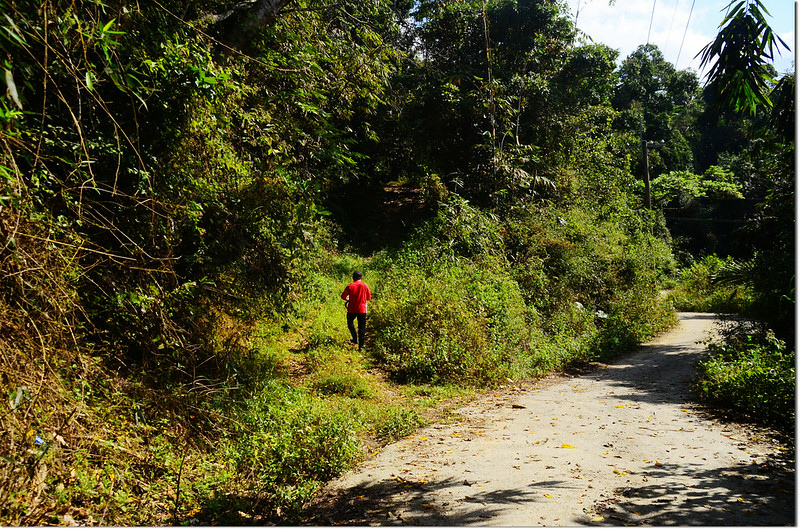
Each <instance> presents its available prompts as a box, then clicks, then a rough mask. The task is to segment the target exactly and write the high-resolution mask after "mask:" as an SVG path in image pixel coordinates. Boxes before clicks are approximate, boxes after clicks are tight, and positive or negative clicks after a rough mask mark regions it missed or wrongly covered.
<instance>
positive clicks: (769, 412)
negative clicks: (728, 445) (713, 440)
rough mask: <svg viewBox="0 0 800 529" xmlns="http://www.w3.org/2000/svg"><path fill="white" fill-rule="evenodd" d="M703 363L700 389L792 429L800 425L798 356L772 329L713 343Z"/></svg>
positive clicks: (714, 399) (710, 396)
mask: <svg viewBox="0 0 800 529" xmlns="http://www.w3.org/2000/svg"><path fill="white" fill-rule="evenodd" d="M709 349H710V350H711V356H710V357H709V358H707V359H706V360H703V361H702V362H700V364H699V365H698V378H697V382H696V388H697V391H698V392H699V394H700V396H701V397H702V398H703V399H704V400H706V401H708V402H710V403H712V404H715V405H718V406H724V407H728V408H731V409H733V410H736V411H739V412H741V413H744V414H746V415H748V416H750V417H751V418H753V419H756V420H758V421H760V422H763V423H766V424H769V425H772V426H776V427H779V428H781V429H783V430H784V431H786V432H792V431H793V428H794V424H795V408H794V406H795V354H794V351H787V349H786V344H785V343H784V342H783V341H781V340H778V339H777V338H776V337H775V335H774V334H772V333H771V332H767V333H763V334H762V333H756V334H753V333H750V332H747V331H744V330H740V331H739V332H737V333H733V334H730V335H729V336H728V337H727V339H726V340H725V341H723V342H721V343H711V344H710V345H709Z"/></svg>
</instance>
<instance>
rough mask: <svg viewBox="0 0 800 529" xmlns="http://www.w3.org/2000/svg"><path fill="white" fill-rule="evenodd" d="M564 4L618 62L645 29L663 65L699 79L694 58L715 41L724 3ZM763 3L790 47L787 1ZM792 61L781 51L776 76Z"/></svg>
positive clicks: (579, 0) (595, 0)
mask: <svg viewBox="0 0 800 529" xmlns="http://www.w3.org/2000/svg"><path fill="white" fill-rule="evenodd" d="M567 3H568V5H569V8H570V10H571V13H572V14H573V16H574V15H575V12H576V9H578V8H580V12H579V14H578V28H579V29H581V30H582V31H583V32H585V33H587V34H588V35H589V36H590V37H591V38H592V39H593V40H594V41H595V42H599V43H603V44H606V45H608V46H611V47H612V48H615V49H617V50H619V51H620V57H619V60H620V61H621V60H623V59H625V57H627V56H628V55H630V54H631V53H632V52H633V51H635V50H636V48H637V47H638V46H639V45H641V44H645V43H646V42H647V37H648V30H649V32H650V42H651V43H652V44H655V45H657V46H658V47H659V49H660V50H661V52H662V53H663V54H664V58H665V59H666V60H667V61H669V62H671V63H673V64H676V61H677V64H676V67H677V68H678V69H680V70H683V69H687V68H688V69H692V70H694V71H695V72H698V75H699V76H701V78H702V75H704V72H701V71H700V58H699V57H696V55H697V54H698V53H699V52H700V50H702V49H703V47H705V46H706V44H708V43H709V42H711V41H712V40H713V39H714V38H715V37H716V34H717V31H718V28H719V25H720V23H721V22H722V20H723V19H724V17H725V14H726V8H727V5H728V3H729V1H728V0H700V1H695V2H694V8H693V9H692V3H693V2H692V0H660V1H656V2H655V11H653V5H654V4H653V2H650V1H649V0H647V1H645V0H616V2H614V5H611V6H610V5H609V3H608V0H568V2H567ZM764 4H765V5H766V6H767V7H768V10H769V12H770V13H771V14H772V19H771V20H770V25H771V26H772V28H773V29H774V30H775V31H776V32H778V33H779V34H780V36H781V38H783V40H784V41H786V43H787V44H789V45H790V46H792V47H794V46H793V44H794V33H795V32H794V17H793V13H794V11H793V9H791V6H788V5H786V4H788V2H787V0H764ZM787 8H789V10H788V11H787ZM690 13H691V18H690ZM651 15H653V16H652V27H651V22H650V21H651ZM789 17H791V20H788V18H789ZM687 21H688V22H689V24H688V28H687ZM787 24H788V26H787ZM787 27H788V28H789V29H785V28H787ZM684 31H685V37H684ZM681 43H682V44H681ZM792 59H793V56H792V54H791V53H788V52H784V54H783V56H782V58H779V60H777V61H776V65H775V66H776V68H777V69H778V70H779V71H784V70H789V69H792Z"/></svg>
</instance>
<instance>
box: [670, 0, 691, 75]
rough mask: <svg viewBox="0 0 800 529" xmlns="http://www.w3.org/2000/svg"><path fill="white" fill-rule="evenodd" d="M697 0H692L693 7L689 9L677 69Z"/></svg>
mask: <svg viewBox="0 0 800 529" xmlns="http://www.w3.org/2000/svg"><path fill="white" fill-rule="evenodd" d="M695 1H696V0H692V8H691V9H689V18H687V19H686V28H685V29H684V30H683V38H682V39H681V47H680V48H678V58H677V59H675V69H677V68H678V61H679V60H681V52H682V51H683V41H685V40H686V32H687V31H689V21H690V20H692V13H693V12H694V3H695Z"/></svg>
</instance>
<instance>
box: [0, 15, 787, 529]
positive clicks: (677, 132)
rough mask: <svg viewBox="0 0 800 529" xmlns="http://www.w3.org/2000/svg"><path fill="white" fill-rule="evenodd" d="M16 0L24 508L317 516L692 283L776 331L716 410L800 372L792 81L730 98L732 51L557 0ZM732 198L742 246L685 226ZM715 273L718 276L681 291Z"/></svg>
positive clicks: (13, 271) (122, 515)
mask: <svg viewBox="0 0 800 529" xmlns="http://www.w3.org/2000/svg"><path fill="white" fill-rule="evenodd" d="M0 6H2V12H3V14H4V16H3V17H2V18H0V45H1V46H2V51H3V54H2V61H3V69H4V76H3V82H4V86H5V97H3V98H0V147H1V148H0V186H2V189H0V243H2V247H1V248H0V285H2V288H0V344H1V345H2V354H0V387H1V388H2V390H3V393H4V395H5V397H6V399H5V401H4V402H6V404H4V406H7V407H4V409H3V411H2V412H0V455H2V460H1V461H0V522H2V523H3V524H8V525H15V524H24V525H31V524H33V525H35V524H50V523H54V524H69V523H71V522H72V521H78V522H80V523H83V524H90V523H91V524H96V523H100V524H105V525H128V524H145V525H152V524H166V523H184V522H190V521H191V520H192V519H194V520H199V521H201V522H218V523H230V524H244V523H263V522H268V521H273V522H274V521H282V522H291V521H292V520H293V519H295V518H294V517H296V516H297V515H298V513H299V512H300V510H301V509H302V506H303V504H304V503H305V502H306V501H307V500H308V499H309V498H310V497H312V496H313V494H314V492H315V491H316V489H317V487H318V486H319V485H320V483H322V482H324V481H325V480H327V479H329V478H330V477H332V476H334V475H336V474H337V473H338V472H341V471H342V470H343V469H344V468H347V466H348V465H349V464H351V463H352V461H353V460H354V459H356V458H358V457H359V456H360V455H361V454H362V451H363V450H365V449H366V447H374V446H376V444H379V443H383V442H386V441H388V440H392V439H396V438H398V437H401V436H403V435H406V434H407V433H409V432H410V431H411V430H413V428H416V427H417V426H419V425H420V424H423V423H424V422H425V421H426V420H428V418H429V417H431V416H433V415H434V414H435V413H443V412H442V410H443V409H444V410H445V411H446V409H447V407H446V403H447V402H449V401H451V400H452V399H456V398H459V397H461V396H463V395H465V394H467V393H468V392H469V391H476V390H480V388H487V387H493V386H496V385H499V384H502V383H504V382H506V381H508V380H515V379H519V378H523V377H530V376H537V375H540V374H543V373H545V372H547V371H549V370H552V369H558V368H561V367H564V366H567V365H569V364H570V363H574V362H582V361H589V360H594V359H603V358H608V357H610V356H612V355H614V354H618V353H619V352H621V351H624V350H625V349H626V348H629V347H631V346H632V345H634V344H636V343H638V342H640V341H642V340H643V339H646V338H647V337H649V336H652V335H653V334H654V333H656V332H658V331H659V330H662V329H664V328H665V327H667V326H668V325H670V324H671V322H673V321H674V315H673V314H672V307H671V305H670V304H671V302H672V301H674V302H675V303H676V304H681V306H683V307H685V308H689V307H690V306H692V304H693V303H701V305H699V308H702V309H703V310H734V309H737V310H739V311H741V312H744V313H745V314H748V315H750V316H752V317H754V318H756V319H757V320H758V321H761V322H763V325H762V327H763V329H759V330H758V331H757V332H756V331H754V330H751V331H746V332H749V334H748V335H749V336H751V337H752V338H751V340H750V341H747V340H744V341H742V340H739V341H738V342H736V343H743V344H745V345H744V346H743V347H744V348H743V349H742V348H739V349H737V350H739V351H745V352H746V354H745V353H733V352H731V351H733V349H731V347H733V345H725V346H724V347H723V346H720V347H723V349H724V350H723V349H721V351H722V355H721V356H720V357H719V358H718V359H717V360H715V361H714V362H716V363H713V364H711V363H710V364H707V365H706V367H705V370H706V371H705V372H706V373H707V374H708V375H707V379H708V380H712V379H715V380H723V382H721V383H716V384H715V385H713V386H711V385H708V384H706V385H705V386H703V388H704V391H705V393H707V394H709V395H711V396H713V398H714V399H716V400H717V401H718V402H729V401H731V400H733V401H737V399H738V397H736V398H727V397H725V394H724V391H722V390H719V389H718V388H720V387H727V388H732V389H730V390H729V392H730V394H732V395H741V391H740V389H741V387H743V386H744V387H749V385H750V384H752V383H753V382H752V380H753V379H752V378H747V377H746V376H743V377H739V378H736V377H733V376H728V375H726V374H725V373H729V372H730V371H731V370H730V369H728V368H727V367H726V366H725V365H724V364H725V363H726V362H728V363H730V362H738V361H744V362H751V359H752V358H755V357H769V358H772V359H775V364H776V365H780V366H784V367H786V368H787V369H788V366H791V365H793V358H794V352H793V351H794V337H793V327H792V325H793V318H794V290H793V261H794V248H793V240H794V232H793V230H794V209H793V204H794V195H793V193H794V184H793V166H792V161H793V157H794V137H793V130H794V126H793V123H794V108H793V101H794V95H793V94H794V80H793V76H790V75H787V76H784V77H783V78H782V79H781V80H780V82H778V80H777V79H775V77H776V75H775V72H774V71H772V72H769V71H766V73H765V72H761V74H763V75H761V74H759V75H761V77H759V78H758V79H760V80H764V82H765V83H766V84H763V83H762V84H763V86H762V84H758V83H760V82H761V81H759V82H758V83H756V84H754V85H752V86H754V87H755V88H753V90H758V94H759V97H756V98H755V99H754V98H753V97H750V98H749V99H747V98H745V99H746V101H745V103H741V102H740V103H736V104H733V105H732V106H731V107H730V108H729V107H726V106H724V105H720V104H718V102H719V101H720V100H725V99H724V98H723V99H720V98H719V97H717V96H719V95H720V93H725V89H723V88H724V87H725V86H728V85H727V84H725V83H724V82H723V81H725V77H724V75H722V74H724V73H726V72H724V71H723V72H721V73H720V76H718V77H716V78H715V79H717V81H718V82H717V81H715V82H714V83H711V84H710V85H709V86H707V87H706V88H701V87H700V83H699V81H698V79H697V78H696V76H695V75H694V74H693V73H691V72H682V71H676V70H675V69H674V68H673V67H672V65H670V64H669V63H668V62H666V61H665V60H664V58H663V56H662V55H661V53H660V52H659V51H658V49H657V48H656V47H655V46H652V45H646V46H642V47H640V48H639V49H638V50H637V51H636V52H634V53H633V54H632V55H631V56H630V57H628V58H626V59H625V60H624V61H623V62H622V64H621V66H619V67H617V66H616V60H617V52H616V51H614V50H612V49H610V48H608V47H607V46H604V45H602V44H594V43H584V42H582V41H581V40H580V38H579V36H578V35H576V31H575V28H574V27H573V25H572V23H571V21H570V17H568V16H567V13H566V11H565V7H564V5H563V4H562V3H561V2H559V1H556V0H493V1H490V2H478V1H474V0H467V1H463V2H440V1H427V0H426V1H421V2H416V3H412V2H399V1H398V2H385V1H383V0H369V1H359V2H356V1H352V0H343V1H342V2H337V3H333V4H331V3H325V2H316V1H315V0H295V1H293V2H286V1H280V0H279V1H275V2H267V1H265V0H259V1H258V2H255V3H254V4H252V5H251V4H247V3H242V4H237V3H235V2H228V1H226V0H204V1H197V2H175V1H173V0H163V1H155V0H154V1H153V2H127V1H125V0H106V1H101V0H70V1H62V0H45V1H42V2H30V1H27V0H0ZM267 7H272V8H273V10H269V9H266V8H267ZM262 8H264V9H262ZM756 11H757V10H756ZM745 14H746V13H745ZM743 16H744V15H743ZM734 21H735V20H734ZM762 49H764V48H763V47H762ZM768 49H769V51H770V53H771V50H772V45H771V44H770V46H769V48H768ZM748 86H749V85H748ZM720 87H723V88H720ZM745 94H746V95H747V94H749V92H745ZM723 95H724V94H723ZM726 97H728V99H727V100H728V101H734V102H735V101H738V100H736V98H731V97H729V95H728V96H726ZM749 102H752V105H751V104H750V103H749ZM767 103H768V104H767ZM770 106H771V108H770ZM751 110H752V111H751ZM745 111H746V112H745ZM641 141H645V142H656V143H657V144H658V145H659V147H658V148H655V149H653V151H652V152H651V153H650V167H649V169H650V175H651V176H652V197H653V199H654V208H652V209H650V208H646V207H643V198H642V196H643V192H644V185H643V183H642V180H641V179H640V178H639V177H638V176H639V175H640V174H641V173H642V170H643V167H642V166H641V157H640V142H641ZM398 197H400V198H402V199H403V200H400V199H399V198H398ZM709 197H710V198H711V199H718V200H725V199H735V200H745V199H746V200H750V201H751V202H752V203H753V204H755V206H754V213H753V215H751V217H750V218H749V219H748V221H747V222H746V223H745V224H744V226H743V228H742V229H741V230H740V232H739V233H738V235H736V236H735V237H734V236H733V235H730V234H726V237H727V236H729V237H730V238H731V240H734V243H733V244H734V245H735V246H736V248H737V253H736V255H735V256H734V257H735V258H730V259H723V258H722V257H720V258H717V257H714V256H712V255H711V254H712V253H713V252H714V251H717V250H718V248H716V247H712V246H709V245H708V244H701V245H700V246H698V240H701V239H702V240H705V239H703V238H702V237H700V238H698V237H695V236H688V235H686V236H684V235H681V234H680V233H678V232H677V231H676V230H673V232H674V233H673V234H672V235H671V234H670V230H669V229H668V227H667V226H668V219H667V217H666V216H665V211H666V212H669V211H670V208H673V209H674V208H682V207H686V206H687V205H688V204H697V203H698V201H699V200H702V199H708V198H709ZM742 197H744V198H742ZM712 220H713V219H712ZM788 227H791V228H790V229H787V228H788ZM709 233H711V232H708V231H707V232H704V234H703V236H707V235H708V234H709ZM712 235H713V233H712ZM707 238H708V237H706V239H707ZM723 257H726V256H723ZM720 263H721V264H720ZM703 267H705V268H703ZM356 268H359V269H363V270H364V272H365V280H366V281H367V282H368V283H369V284H370V285H371V286H372V288H373V293H374V297H375V300H374V303H373V304H372V309H371V310H372V312H371V316H370V323H369V328H370V335H369V337H368V342H369V345H368V347H367V349H366V352H365V353H364V354H361V353H357V352H355V351H354V350H353V349H349V348H348V346H347V337H346V336H345V334H346V331H345V329H344V328H343V327H344V323H343V315H342V312H343V311H342V307H341V303H340V300H339V298H338V295H339V293H340V292H341V290H342V288H343V287H344V285H345V284H346V282H347V278H348V276H349V274H350V273H351V272H352V270H353V269H356ZM698 270H699V274H700V276H702V274H703V273H706V272H707V274H706V277H705V279H698V280H697V281H699V282H703V281H706V282H707V284H706V283H704V284H703V286H702V288H706V289H707V290H706V291H705V293H706V294H707V295H708V296H707V297H708V298H709V299H708V300H705V301H704V300H702V299H701V300H700V301H698V298H697V295H698V292H700V287H699V286H698V287H697V288H689V289H685V291H684V292H683V294H681V292H680V289H677V290H676V293H675V294H674V295H673V297H672V298H664V297H663V296H662V295H661V294H660V293H659V289H660V288H661V286H662V284H663V283H662V282H663V281H664V280H665V279H669V280H672V281H676V280H677V279H676V278H678V276H679V275H680V274H684V276H685V277H686V278H687V280H688V279H690V278H691V280H692V281H694V280H695V279H693V278H695V277H699V276H698V275H697V273H698ZM704 270H705V271H706V272H704ZM723 270H724V271H725V273H721V271H723ZM737 272H738V274H737ZM714 281H716V282H717V283H715V284H720V281H722V282H724V281H728V283H727V284H728V285H729V286H728V287H725V288H729V289H730V290H729V291H726V292H731V295H730V296H728V297H725V299H722V297H721V296H720V294H719V293H718V290H716V289H714V288H711V287H709V286H708V285H710V284H711V282H714ZM688 284H689V281H684V282H683V285H684V286H685V285H688ZM698 285H699V283H698ZM700 295H701V296H702V295H703V293H702V292H700ZM681 296H683V297H681ZM702 303H707V304H705V305H702ZM768 328H771V329H772V330H773V331H774V332H772V333H770V332H768V331H767V330H766V329H768ZM759 337H763V340H762V341H759V342H757V343H755V342H753V340H758V339H759ZM732 340H733V339H732ZM730 343H731V344H732V343H733V341H731V342H730ZM764 344H766V345H764ZM770 344H772V345H770ZM765 347H773V349H771V350H774V351H777V353H776V354H762V353H763V351H765V350H766V349H765ZM751 364H752V362H751ZM751 364H748V365H751ZM737 365H738V364H737ZM736 369H738V367H737V368H736ZM759 370H760V368H759ZM745 371H746V370H745ZM751 371H752V370H751ZM762 371H763V370H760V371H759V372H762ZM766 372H767V373H768V374H769V373H772V372H771V371H769V369H767V370H766ZM786 373H787V371H785V369H784V370H783V371H781V373H780V375H779V376H777V377H775V376H772V374H770V375H769V376H770V377H771V378H767V379H759V382H758V384H759V385H758V387H759V388H760V391H761V388H763V391H762V392H761V393H759V395H762V394H764V395H766V394H768V395H771V397H770V399H771V400H770V399H761V401H762V402H769V403H770V405H771V406H772V402H780V403H783V404H780V405H781V406H783V405H785V403H786V402H793V399H788V400H786V398H787V396H788V393H787V392H788V389H787V388H788V385H787V383H786V381H787V380H789V379H788V378H787V375H786ZM790 378H793V377H790ZM775 380H777V382H775ZM776 388H777V389H776ZM737 392H738V393H737ZM772 397H775V398H772ZM781 399H783V400H781ZM739 400H742V399H739ZM742 406H743V407H744V408H745V409H746V410H745V411H748V412H751V413H753V412H754V410H753V409H751V406H752V399H749V400H748V401H747V402H743V403H742ZM755 413H758V412H757V411H755ZM786 413H788V412H786ZM787 417H788V415H786V414H784V415H782V416H781V417H778V418H775V417H772V416H771V417H770V419H771V420H772V421H773V423H775V424H790V422H788V421H786V418H787Z"/></svg>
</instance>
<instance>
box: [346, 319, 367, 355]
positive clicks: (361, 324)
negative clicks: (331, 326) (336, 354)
mask: <svg viewBox="0 0 800 529" xmlns="http://www.w3.org/2000/svg"><path fill="white" fill-rule="evenodd" d="M353 320H358V335H356V328H355V326H354V325H353ZM347 329H348V330H349V331H350V336H352V338H353V340H352V342H353V343H356V342H358V348H359V349H362V348H363V347H364V333H365V332H366V331H367V313H366V312H348V313H347Z"/></svg>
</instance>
